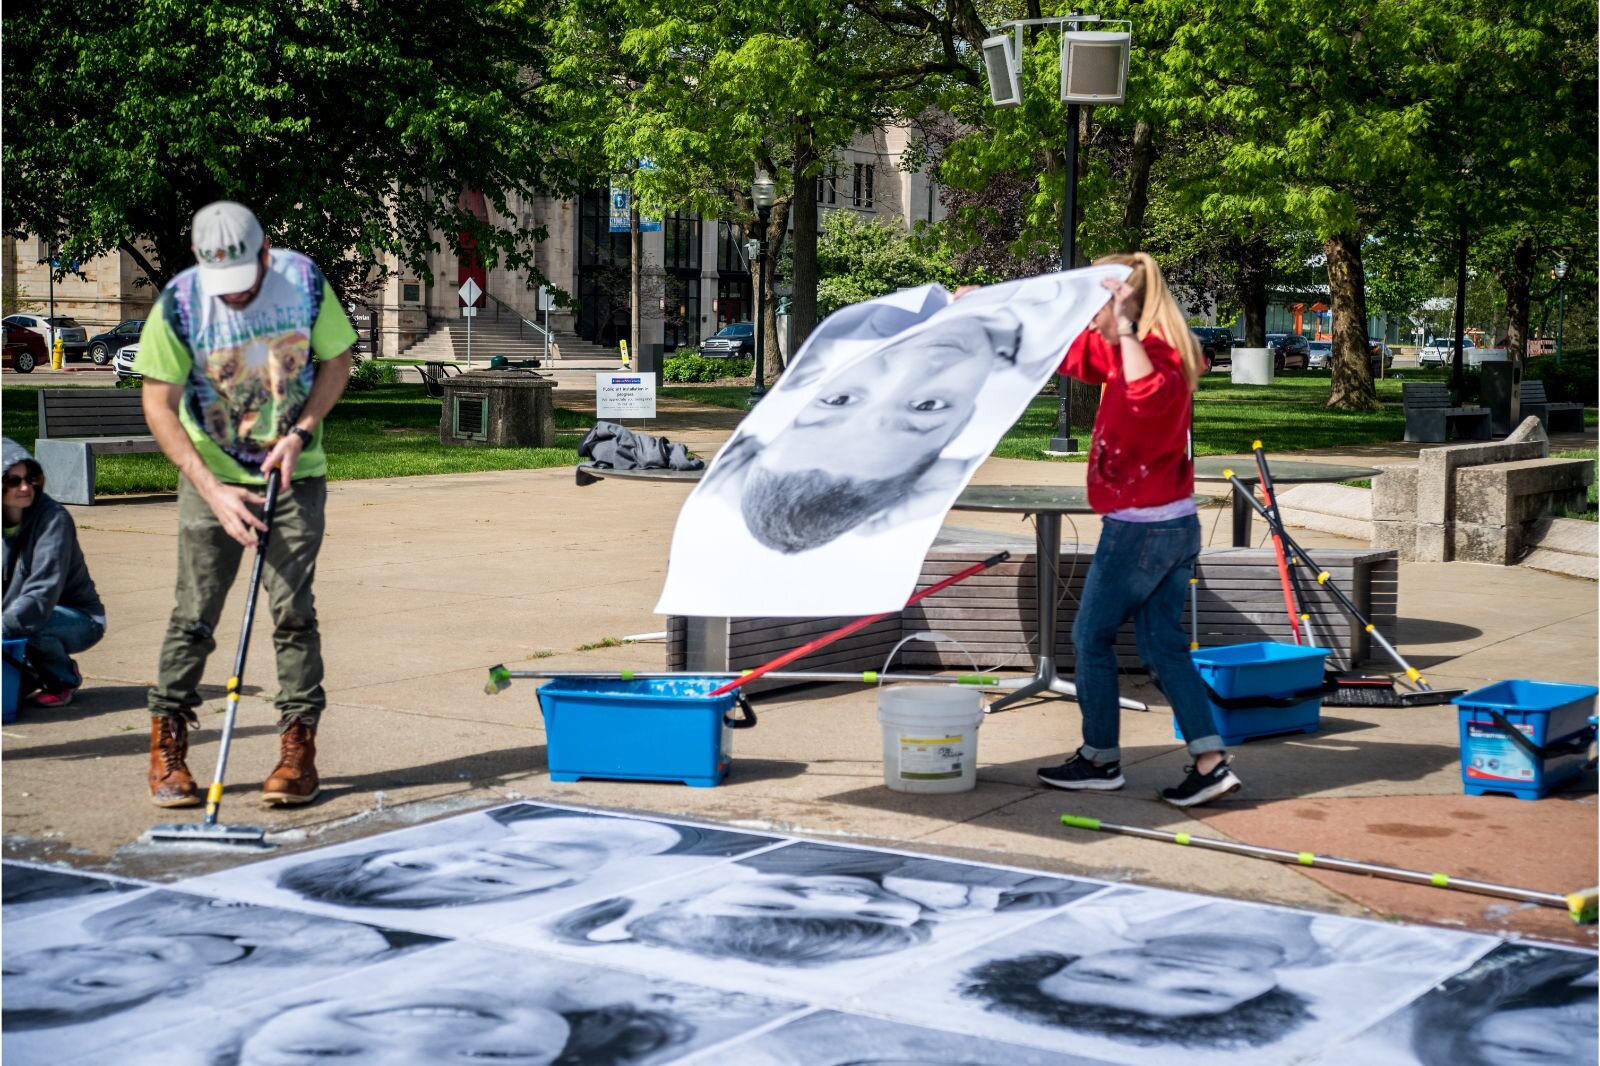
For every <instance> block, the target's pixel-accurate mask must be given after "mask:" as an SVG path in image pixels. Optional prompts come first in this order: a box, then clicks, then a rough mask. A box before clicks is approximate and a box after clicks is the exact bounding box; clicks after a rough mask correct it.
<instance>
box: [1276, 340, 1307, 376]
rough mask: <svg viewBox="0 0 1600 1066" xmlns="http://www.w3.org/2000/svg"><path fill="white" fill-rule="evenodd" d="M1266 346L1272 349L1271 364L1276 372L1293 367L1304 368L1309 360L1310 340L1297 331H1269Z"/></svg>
mask: <svg viewBox="0 0 1600 1066" xmlns="http://www.w3.org/2000/svg"><path fill="white" fill-rule="evenodd" d="M1267 347H1269V348H1271V349H1272V366H1273V369H1274V370H1276V371H1278V372H1280V373H1281V372H1283V371H1284V370H1287V369H1289V368H1290V367H1293V368H1294V369H1296V370H1304V369H1306V364H1307V363H1308V362H1309V360H1310V355H1311V342H1310V341H1308V340H1306V339H1305V338H1304V337H1303V336H1301V335H1300V334H1298V333H1269V334H1267Z"/></svg>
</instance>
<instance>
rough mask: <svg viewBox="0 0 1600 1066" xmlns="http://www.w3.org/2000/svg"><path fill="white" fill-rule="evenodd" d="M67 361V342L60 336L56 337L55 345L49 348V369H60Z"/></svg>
mask: <svg viewBox="0 0 1600 1066" xmlns="http://www.w3.org/2000/svg"><path fill="white" fill-rule="evenodd" d="M66 361H67V344H66V342H65V341H63V340H62V339H61V338H60V337H57V338H56V343H55V347H53V348H51V349H50V369H51V370H60V369H61V368H62V366H64V365H65V364H66Z"/></svg>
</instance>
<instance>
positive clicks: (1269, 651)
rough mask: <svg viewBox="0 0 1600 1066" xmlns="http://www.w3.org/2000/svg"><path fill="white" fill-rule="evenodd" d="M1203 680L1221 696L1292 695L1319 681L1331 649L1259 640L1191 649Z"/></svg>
mask: <svg viewBox="0 0 1600 1066" xmlns="http://www.w3.org/2000/svg"><path fill="white" fill-rule="evenodd" d="M1191 654H1192V655H1193V656H1194V665H1195V666H1196V667H1197V668H1198V669H1199V671H1200V676H1201V677H1203V678H1205V680H1206V684H1208V685H1210V686H1211V687H1212V689H1214V690H1215V691H1216V693H1217V695H1219V696H1221V697H1222V698H1223V699H1229V700H1231V699H1240V698H1245V697H1250V696H1291V695H1293V694H1294V693H1296V692H1303V691H1305V690H1306V689H1308V688H1316V687H1317V686H1318V685H1320V684H1322V673H1323V670H1324V669H1325V667H1326V663H1327V659H1328V656H1329V655H1330V654H1331V652H1330V651H1329V650H1328V649H1327V648H1310V647H1302V646H1300V645H1297V644H1277V643H1274V642H1272V641H1262V642H1258V643H1252V644H1230V645H1228V646H1227V647H1222V648H1201V649H1199V650H1197V651H1194V652H1192V653H1191Z"/></svg>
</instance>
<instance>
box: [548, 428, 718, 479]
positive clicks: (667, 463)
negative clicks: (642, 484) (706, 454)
mask: <svg viewBox="0 0 1600 1066" xmlns="http://www.w3.org/2000/svg"><path fill="white" fill-rule="evenodd" d="M578 455H579V456H580V457H581V458H584V459H591V460H593V461H594V465H595V466H598V467H609V468H610V469H612V470H699V469H701V468H702V467H704V466H705V465H706V464H705V460H703V459H695V458H693V457H691V456H690V455H689V450H688V449H687V448H685V447H684V446H683V445H681V444H673V443H672V442H671V441H669V440H668V439H667V438H665V437H652V436H649V435H648V434H645V433H635V432H634V431H633V430H631V429H628V428H626V427H625V426H619V425H617V423H615V422H596V423H595V424H594V428H593V429H591V430H590V431H589V432H588V433H587V434H586V435H585V436H584V438H583V440H582V441H580V442H579V444H578Z"/></svg>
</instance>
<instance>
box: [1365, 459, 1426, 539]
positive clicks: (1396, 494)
mask: <svg viewBox="0 0 1600 1066" xmlns="http://www.w3.org/2000/svg"><path fill="white" fill-rule="evenodd" d="M1416 519H1417V468H1416V466H1415V465H1414V464H1407V465H1405V466H1391V467H1386V468H1384V471H1383V473H1381V474H1379V475H1378V476H1377V477H1375V478H1373V479H1372V520H1373V521H1374V522H1402V521H1409V522H1412V523H1413V524H1414V523H1415V522H1416Z"/></svg>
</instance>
